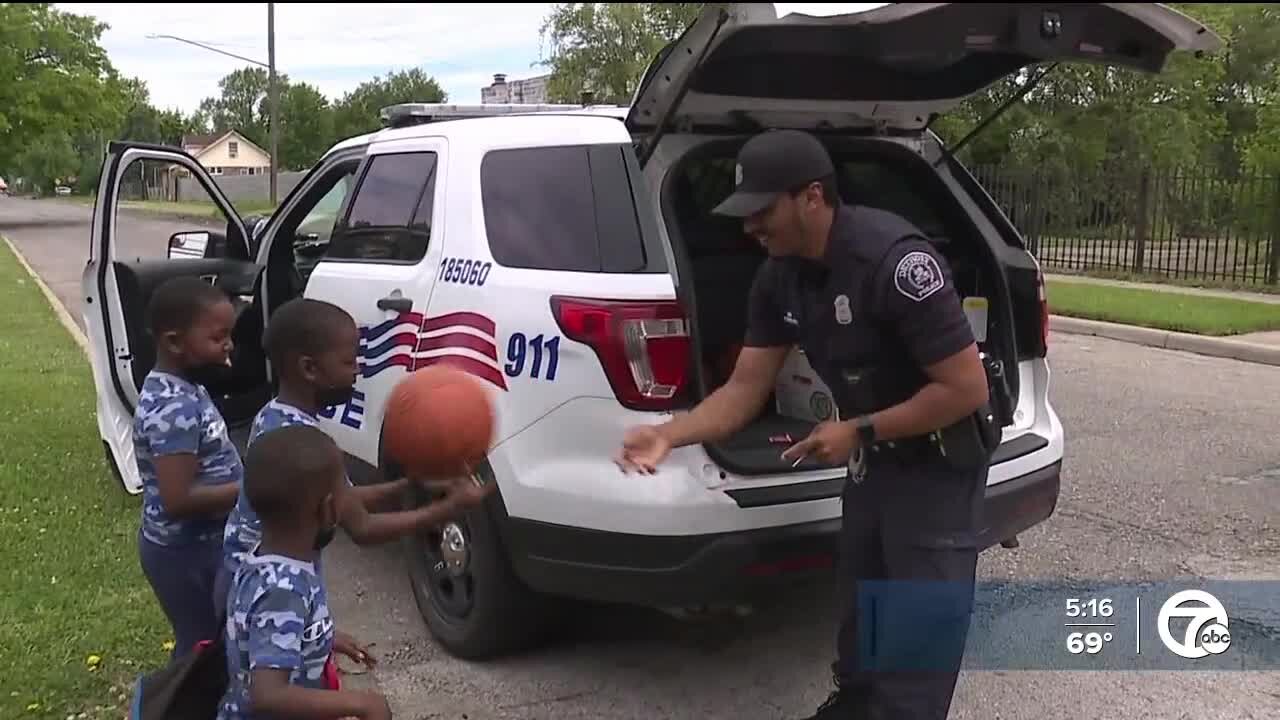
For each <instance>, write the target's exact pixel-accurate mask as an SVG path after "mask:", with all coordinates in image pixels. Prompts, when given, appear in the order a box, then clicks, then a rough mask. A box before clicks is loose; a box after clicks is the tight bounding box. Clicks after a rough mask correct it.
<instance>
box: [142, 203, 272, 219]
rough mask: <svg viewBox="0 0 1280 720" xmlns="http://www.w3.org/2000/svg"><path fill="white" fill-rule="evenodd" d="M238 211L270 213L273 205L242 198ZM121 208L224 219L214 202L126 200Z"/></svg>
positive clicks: (245, 213)
mask: <svg viewBox="0 0 1280 720" xmlns="http://www.w3.org/2000/svg"><path fill="white" fill-rule="evenodd" d="M232 205H233V206H234V207H235V209H236V212H238V213H240V215H241V216H244V215H254V214H258V213H269V212H271V210H272V205H271V203H270V202H269V201H267V200H242V201H239V202H233V203H232ZM120 207H121V208H125V209H129V210H145V211H147V212H153V213H157V214H161V215H196V216H208V217H211V218H214V219H217V220H221V219H222V217H223V216H222V210H221V209H219V208H218V207H217V206H216V205H214V204H213V203H212V202H200V201H195V202H168V201H165V200H124V201H122V202H121V203H120Z"/></svg>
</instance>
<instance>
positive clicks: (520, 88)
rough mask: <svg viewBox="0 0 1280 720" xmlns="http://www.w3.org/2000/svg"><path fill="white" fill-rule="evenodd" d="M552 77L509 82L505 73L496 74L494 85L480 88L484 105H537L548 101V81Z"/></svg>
mask: <svg viewBox="0 0 1280 720" xmlns="http://www.w3.org/2000/svg"><path fill="white" fill-rule="evenodd" d="M550 78H551V76H550V75H539V76H537V77H531V78H525V79H523V80H508V79H507V76H506V74H505V73H495V74H494V76H493V84H491V85H490V86H489V87H485V88H480V102H482V103H517V104H521V105H537V104H541V103H545V102H546V101H547V81H548V80H549V79H550Z"/></svg>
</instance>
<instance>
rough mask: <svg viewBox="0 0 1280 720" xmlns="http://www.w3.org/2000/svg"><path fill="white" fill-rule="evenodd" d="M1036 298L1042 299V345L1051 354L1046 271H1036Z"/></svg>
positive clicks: (1046, 353) (1046, 352)
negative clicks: (1045, 282)
mask: <svg viewBox="0 0 1280 720" xmlns="http://www.w3.org/2000/svg"><path fill="white" fill-rule="evenodd" d="M1036 298H1037V299H1038V300H1039V301H1040V347H1042V348H1044V352H1045V355H1046V356H1047V355H1048V354H1049V293H1048V292H1047V291H1046V290H1045V284H1044V273H1043V272H1040V271H1038V270H1037V271H1036Z"/></svg>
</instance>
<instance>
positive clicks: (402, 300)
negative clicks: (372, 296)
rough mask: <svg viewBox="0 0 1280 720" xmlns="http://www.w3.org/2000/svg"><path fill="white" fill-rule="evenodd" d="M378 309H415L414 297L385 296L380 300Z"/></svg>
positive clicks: (400, 310) (406, 310)
mask: <svg viewBox="0 0 1280 720" xmlns="http://www.w3.org/2000/svg"><path fill="white" fill-rule="evenodd" d="M378 309H379V310H397V311H399V312H409V311H410V310H412V309H413V299H412V298H407V297H384V298H382V299H380V300H378Z"/></svg>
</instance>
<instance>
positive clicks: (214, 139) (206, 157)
mask: <svg viewBox="0 0 1280 720" xmlns="http://www.w3.org/2000/svg"><path fill="white" fill-rule="evenodd" d="M182 149H183V150H185V151H186V152H187V153H189V154H190V155H191V156H192V157H194V158H195V159H196V161H197V162H199V163H200V164H201V165H202V166H204V169H205V170H207V171H208V172H209V174H210V175H213V176H214V177H218V176H220V175H266V174H268V173H270V172H271V154H270V153H268V152H267V151H266V150H263V149H262V148H260V147H258V146H257V145H255V144H253V142H251V141H250V140H249V139H248V138H246V137H245V136H244V135H241V134H240V132H239V131H238V130H227V131H226V132H223V133H214V134H212V135H184V136H182ZM176 169H177V170H179V172H178V177H186V176H187V175H188V173H187V172H186V171H185V170H182V169H181V168H176Z"/></svg>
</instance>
